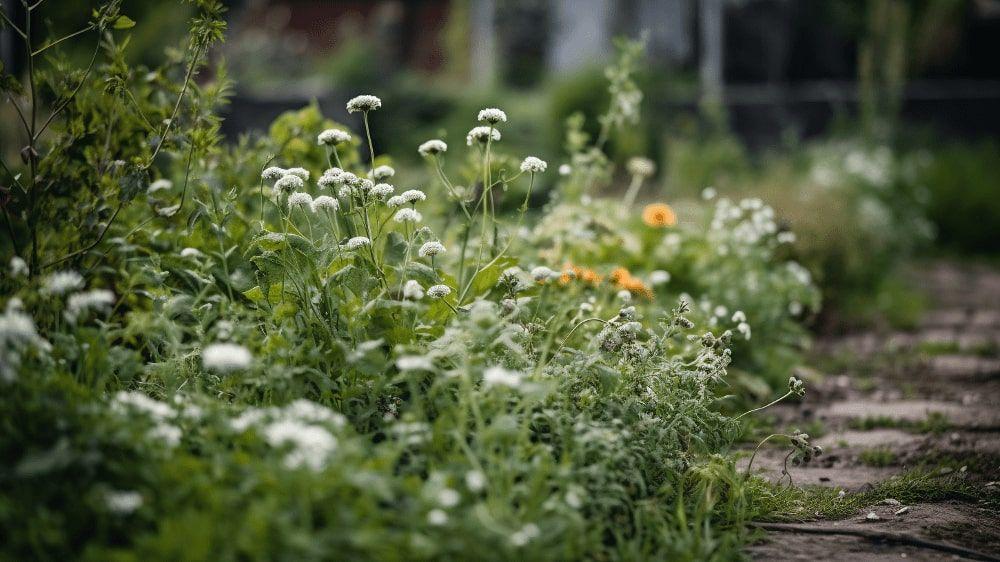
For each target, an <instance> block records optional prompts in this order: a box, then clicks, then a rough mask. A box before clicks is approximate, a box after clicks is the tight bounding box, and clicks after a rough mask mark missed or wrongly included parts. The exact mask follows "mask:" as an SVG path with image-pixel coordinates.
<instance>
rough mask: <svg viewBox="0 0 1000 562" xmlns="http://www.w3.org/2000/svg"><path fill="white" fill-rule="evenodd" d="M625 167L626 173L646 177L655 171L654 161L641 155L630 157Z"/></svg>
mask: <svg viewBox="0 0 1000 562" xmlns="http://www.w3.org/2000/svg"><path fill="white" fill-rule="evenodd" d="M625 167H626V168H627V169H628V173H630V174H632V175H633V176H639V177H641V178H648V177H650V176H652V175H653V174H655V173H656V163H655V162H653V161H652V160H650V159H649V158H643V157H642V156H634V157H632V158H630V159H629V161H628V164H626V165H625Z"/></svg>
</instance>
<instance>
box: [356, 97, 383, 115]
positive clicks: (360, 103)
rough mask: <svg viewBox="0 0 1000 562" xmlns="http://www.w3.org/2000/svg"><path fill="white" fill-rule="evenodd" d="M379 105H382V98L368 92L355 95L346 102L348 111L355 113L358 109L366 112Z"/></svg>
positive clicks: (373, 109)
mask: <svg viewBox="0 0 1000 562" xmlns="http://www.w3.org/2000/svg"><path fill="white" fill-rule="evenodd" d="M380 107H382V100H380V99H378V98H377V97H375V96H372V95H369V94H363V95H360V96H355V97H353V98H351V99H350V101H348V102H347V112H348V113H357V112H358V111H362V112H366V113H367V112H369V111H375V110H376V109H378V108H380Z"/></svg>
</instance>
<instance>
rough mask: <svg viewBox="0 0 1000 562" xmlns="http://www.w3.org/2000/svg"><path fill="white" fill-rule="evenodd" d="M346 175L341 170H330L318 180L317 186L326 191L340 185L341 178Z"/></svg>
mask: <svg viewBox="0 0 1000 562" xmlns="http://www.w3.org/2000/svg"><path fill="white" fill-rule="evenodd" d="M343 174H344V171H343V170H341V169H340V168H330V169H329V170H327V171H325V172H323V175H322V176H320V177H319V179H318V180H316V184H317V185H319V186H320V187H321V188H323V189H326V188H329V187H332V186H334V185H336V184H338V183H340V181H341V180H340V178H341V176H342V175H343Z"/></svg>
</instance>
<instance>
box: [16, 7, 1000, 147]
mask: <svg viewBox="0 0 1000 562" xmlns="http://www.w3.org/2000/svg"><path fill="white" fill-rule="evenodd" d="M48 1H49V2H50V3H53V4H58V3H60V2H63V3H66V4H67V9H66V10H64V11H65V12H66V13H67V14H79V12H80V10H74V9H69V7H70V5H73V6H74V7H75V6H76V3H77V0H48ZM227 3H228V7H229V12H228V16H229V28H230V30H229V34H228V38H227V41H226V43H225V45H224V47H223V48H222V49H221V50H220V51H219V52H217V53H215V55H214V56H215V57H216V59H217V60H221V59H223V58H224V59H225V61H226V63H227V67H228V70H229V74H230V76H231V77H232V78H233V79H234V80H235V95H234V97H233V103H232V105H231V107H230V110H229V112H228V115H227V121H226V125H225V130H226V132H227V134H230V135H235V134H237V133H239V132H242V131H245V130H248V129H262V128H264V127H266V126H267V124H268V123H269V122H270V121H271V120H272V119H273V118H274V117H275V116H276V115H278V114H279V113H280V112H281V111H283V110H286V109H289V108H293V107H299V106H301V105H303V104H305V103H309V102H310V101H311V100H316V101H317V102H318V103H319V104H320V106H321V107H322V108H323V109H324V111H325V112H328V113H329V114H331V115H333V116H335V117H339V118H342V119H347V116H346V115H344V113H343V108H342V101H343V100H344V99H346V98H347V97H349V96H350V95H353V94H355V93H357V92H359V91H362V90H371V91H373V92H377V93H378V94H379V95H382V96H383V97H387V98H390V99H395V100H405V101H406V103H405V104H398V105H396V107H397V110H396V111H399V112H400V113H404V114H405V115H397V117H406V118H409V119H410V120H411V121H412V122H413V123H414V127H413V128H414V129H415V130H417V131H418V132H420V133H421V134H422V133H424V132H426V131H425V130H424V129H422V127H421V123H425V122H430V121H431V120H437V121H440V120H441V119H442V117H443V116H446V115H447V114H448V113H449V111H452V110H456V109H458V107H457V106H460V105H461V104H463V103H469V104H470V105H471V106H474V105H475V104H478V103H480V102H490V101H493V102H494V103H499V100H500V99H504V100H508V99H511V95H514V96H515V97H518V96H520V97H519V98H517V99H520V101H521V102H522V103H523V104H525V105H526V106H528V107H531V108H535V109H534V110H535V111H536V113H537V117H538V118H539V119H542V120H547V121H548V122H549V123H550V124H553V125H554V129H556V130H555V131H554V132H552V133H551V134H549V135H548V138H549V139H550V141H552V142H557V141H558V138H559V133H558V129H560V128H561V126H560V123H561V120H562V119H563V118H564V117H565V116H566V115H567V114H568V113H569V112H570V111H571V110H576V109H583V110H584V111H585V112H587V113H588V114H594V113H595V112H596V111H597V109H596V108H597V107H598V106H599V105H600V103H601V100H602V96H603V94H604V92H603V86H602V84H601V74H600V72H601V71H600V68H601V66H602V65H603V64H604V63H605V62H606V61H607V60H608V59H609V58H610V56H611V54H612V53H613V41H614V38H616V37H619V36H628V37H638V36H641V35H644V34H645V36H646V37H647V40H648V44H647V52H648V58H647V60H646V71H645V72H644V84H642V86H643V87H644V89H645V91H646V102H645V105H644V109H645V110H646V112H647V115H648V116H649V117H650V118H651V119H652V120H653V122H654V123H656V126H657V127H659V128H660V129H661V130H663V129H666V128H668V127H682V128H683V127H696V128H697V127H704V126H706V125H705V122H704V120H705V119H708V120H709V126H724V127H726V128H727V130H730V131H732V132H733V133H734V134H736V135H737V136H738V137H739V138H741V139H742V140H744V141H746V142H747V143H748V145H749V146H751V147H757V146H771V145H774V144H775V143H779V142H782V141H783V140H787V139H788V138H804V137H809V136H813V135H817V134H821V133H825V132H828V131H829V130H830V128H831V127H835V126H837V124H838V123H841V122H844V121H849V120H855V119H868V120H869V121H876V120H878V119H880V118H882V117H888V118H891V119H895V118H896V117H897V116H898V118H899V119H901V120H903V121H905V122H909V123H914V124H917V125H929V126H932V127H934V129H935V131H937V132H938V133H941V134H947V135H956V136H968V135H973V136H974V135H982V134H991V133H994V132H996V131H997V130H1000V103H998V101H1000V63H998V61H997V56H996V55H997V53H1000V0H405V1H404V0H229V1H228V2H227ZM4 6H5V7H6V8H5V9H7V10H8V11H12V12H15V13H12V14H11V15H12V16H13V17H14V18H15V19H17V18H18V17H19V16H20V15H19V14H17V13H16V12H17V11H18V10H19V9H20V3H18V2H6V3H4ZM187 9H189V8H188V6H187V5H186V4H180V3H178V2H174V1H173V0H169V1H157V2H141V3H140V2H128V1H126V2H125V7H124V10H125V11H126V12H128V13H132V14H134V15H135V19H136V20H137V21H141V22H143V25H142V26H140V27H137V28H136V29H135V30H134V31H133V51H135V52H137V53H139V54H138V55H137V56H138V58H139V59H140V60H138V61H135V62H142V60H141V59H142V58H144V57H145V58H147V59H149V60H153V59H155V57H156V56H159V54H160V53H162V49H163V38H164V37H176V38H180V37H182V36H183V27H184V24H185V20H186V18H187V15H188V14H187V12H186V10H187ZM54 12H57V11H56V10H51V9H50V10H48V13H54ZM67 17H69V16H67ZM77 17H78V16H77ZM74 23H75V22H71V21H66V22H62V21H59V20H58V19H56V20H55V21H51V22H49V25H50V26H51V27H53V28H59V27H60V26H62V27H65V28H67V29H73V25H74ZM14 39H15V38H14V37H12V36H11V34H10V33H6V32H5V33H4V34H3V38H2V41H0V55H2V56H3V60H4V62H5V63H6V64H7V66H8V68H15V69H16V68H17V67H18V65H19V64H20V62H21V61H20V60H19V57H18V53H19V52H20V51H19V49H17V48H15V47H16V45H15V44H14ZM511 92H513V94H511ZM866 112H867V115H866ZM692 116H693V117H692ZM689 117H690V118H691V119H694V120H696V121H698V120H700V124H699V123H693V122H692V121H691V120H690V119H689ZM713 120H714V121H713ZM720 124H721V125H720ZM407 140H409V139H407ZM648 142H652V143H654V144H655V143H657V142H659V141H658V140H657V139H652V140H648V139H647V143H648Z"/></svg>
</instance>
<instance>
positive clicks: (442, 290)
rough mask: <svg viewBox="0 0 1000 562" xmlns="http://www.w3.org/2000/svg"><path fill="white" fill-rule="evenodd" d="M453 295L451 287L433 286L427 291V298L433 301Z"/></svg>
mask: <svg viewBox="0 0 1000 562" xmlns="http://www.w3.org/2000/svg"><path fill="white" fill-rule="evenodd" d="M450 294H451V287H449V286H447V285H432V286H431V287H429V288H428V289H427V296H428V297H430V298H432V299H443V298H445V297H447V296H448V295H450Z"/></svg>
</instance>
